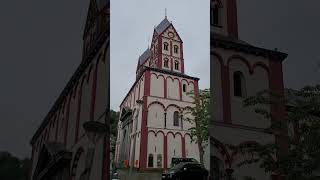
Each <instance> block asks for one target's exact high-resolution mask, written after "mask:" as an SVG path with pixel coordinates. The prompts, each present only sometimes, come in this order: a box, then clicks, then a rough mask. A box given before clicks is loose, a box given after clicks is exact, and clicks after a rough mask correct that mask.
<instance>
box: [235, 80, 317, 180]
mask: <svg viewBox="0 0 320 180" xmlns="http://www.w3.org/2000/svg"><path fill="white" fill-rule="evenodd" d="M286 95H287V96H286V98H284V99H283V98H280V97H279V96H278V95H277V94H275V93H273V92H270V91H262V92H259V93H258V94H257V95H256V96H252V97H249V98H247V99H245V101H244V106H246V107H254V111H255V112H256V113H258V114H261V115H263V116H264V117H265V118H264V119H266V120H272V121H271V126H270V127H268V128H267V129H266V131H271V132H272V133H275V132H278V130H281V129H282V130H287V128H286V127H288V129H289V131H288V142H287V143H288V149H287V150H286V153H285V154H282V155H281V158H275V156H274V155H275V154H277V153H278V152H279V149H280V147H279V144H276V143H270V144H264V145H261V144H251V145H250V146H232V145H229V147H231V148H232V149H233V150H235V151H238V152H239V153H240V154H241V155H250V156H246V157H247V158H246V159H245V160H244V161H242V162H240V163H239V164H238V165H239V166H243V165H248V164H252V163H258V164H259V165H260V167H261V168H264V169H265V171H266V172H277V173H279V174H281V175H283V177H284V179H288V180H298V179H299V180H313V179H319V174H318V175H317V174H316V173H319V170H320V141H319V139H320V86H319V85H317V86H307V87H304V88H302V89H300V90H288V91H287V94H286ZM282 100H284V101H283V102H284V103H286V107H287V108H286V114H287V116H286V118H285V119H282V120H275V121H274V120H273V119H274V117H272V114H271V113H270V112H268V111H267V110H266V109H264V108H261V107H262V106H263V105H270V104H273V103H277V102H279V101H280V102H281V101H282Z"/></svg>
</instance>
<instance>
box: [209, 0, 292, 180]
mask: <svg viewBox="0 0 320 180" xmlns="http://www.w3.org/2000/svg"><path fill="white" fill-rule="evenodd" d="M239 2H240V1H239ZM210 15H211V17H210V25H211V40H210V44H211V50H210V59H211V77H213V78H211V84H212V88H211V89H212V92H213V101H214V102H213V110H212V113H213V119H212V122H211V124H210V127H211V129H210V138H211V139H210V151H211V153H210V154H211V157H210V167H211V176H212V178H213V179H222V178H223V177H224V176H228V175H229V176H233V177H236V178H237V179H238V178H239V179H241V178H243V177H244V176H251V177H254V178H255V179H259V180H264V179H265V180H267V179H270V175H271V174H266V173H265V172H264V169H261V168H259V167H258V165H250V166H242V167H237V164H238V163H239V162H241V161H242V160H243V157H240V156H239V155H238V154H236V153H233V152H232V151H231V150H230V149H228V148H227V146H226V144H233V145H239V144H243V145H250V144H252V143H253V144H254V143H259V144H264V143H273V142H276V143H279V144H280V145H281V147H283V148H285V145H284V144H285V143H283V137H284V136H285V135H283V136H281V134H280V135H279V136H274V135H273V134H270V133H266V132H265V131H264V129H265V128H267V127H269V126H270V121H267V120H264V119H263V117H262V116H261V115H259V114H257V113H255V112H254V111H253V109H251V108H247V107H243V104H242V103H243V100H244V98H246V97H248V96H254V95H255V94H256V93H257V92H259V91H261V90H265V89H269V90H272V91H274V92H278V93H280V94H282V95H283V92H284V85H283V73H282V62H283V61H284V60H285V58H286V57H287V54H285V53H281V52H278V51H276V50H268V49H263V48H259V47H255V46H252V45H250V44H248V43H246V42H245V41H242V40H240V39H239V37H238V24H237V5H236V0H211V5H210ZM267 109H268V111H269V112H270V113H271V114H272V116H273V117H274V118H276V119H284V105H281V104H280V105H279V104H277V105H276V104H273V105H270V106H269V107H267ZM282 145H284V146H282Z"/></svg>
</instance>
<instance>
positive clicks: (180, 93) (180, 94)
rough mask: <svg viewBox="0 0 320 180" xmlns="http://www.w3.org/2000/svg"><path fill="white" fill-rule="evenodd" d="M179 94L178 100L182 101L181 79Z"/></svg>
mask: <svg viewBox="0 0 320 180" xmlns="http://www.w3.org/2000/svg"><path fill="white" fill-rule="evenodd" d="M179 96H180V101H182V85H181V81H179Z"/></svg>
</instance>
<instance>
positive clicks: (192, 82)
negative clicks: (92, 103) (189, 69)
mask: <svg viewBox="0 0 320 180" xmlns="http://www.w3.org/2000/svg"><path fill="white" fill-rule="evenodd" d="M149 47H150V48H148V49H146V50H145V51H144V52H143V53H142V54H141V56H140V57H139V59H138V62H137V69H136V81H135V82H134V84H133V85H132V87H131V89H130V91H129V92H128V93H127V95H126V96H125V98H124V100H123V101H122V103H121V105H120V118H119V123H118V136H117V142H116V151H115V162H116V163H117V164H120V165H121V164H126V165H127V166H130V167H133V168H139V169H140V170H146V169H155V168H158V169H163V168H164V169H166V168H170V167H171V166H172V158H184V157H186V158H194V159H196V160H198V161H199V150H198V146H197V144H196V143H194V142H191V136H190V133H189V128H191V127H192V124H191V123H189V122H187V121H185V120H184V118H187V117H189V118H192V115H191V114H190V113H187V112H188V111H190V108H191V107H194V98H193V97H192V96H190V94H189V93H188V92H192V93H193V95H194V96H198V95H199V87H198V81H199V78H196V77H191V76H188V75H187V74H186V73H185V59H184V54H183V41H182V39H181V37H180V35H179V33H178V32H177V31H176V29H175V27H174V26H173V24H172V23H171V22H170V21H169V20H168V19H167V17H165V18H164V19H163V20H162V21H161V22H160V24H159V25H158V26H156V27H155V29H154V31H153V37H152V41H151V45H150V46H149Z"/></svg>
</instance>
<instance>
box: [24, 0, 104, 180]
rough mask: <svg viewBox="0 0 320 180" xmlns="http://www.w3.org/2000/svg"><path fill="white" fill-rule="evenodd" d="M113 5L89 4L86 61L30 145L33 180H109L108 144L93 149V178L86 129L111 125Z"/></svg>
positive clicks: (100, 1) (101, 142)
mask: <svg viewBox="0 0 320 180" xmlns="http://www.w3.org/2000/svg"><path fill="white" fill-rule="evenodd" d="M109 7H110V2H109V0H91V1H90V6H89V8H88V9H89V10H88V15H87V20H86V25H85V29H84V34H83V54H82V57H83V58H82V60H81V63H80V65H79V66H78V68H77V69H76V71H75V72H74V74H73V75H72V77H71V79H70V80H69V82H68V83H67V85H66V86H65V88H64V89H63V91H62V93H61V94H60V95H59V97H58V99H57V100H56V101H55V103H54V105H53V106H52V108H51V109H50V111H49V113H48V114H47V115H46V117H45V118H44V120H43V121H42V123H41V125H40V126H39V127H38V129H37V130H36V132H35V134H34V135H33V137H32V139H31V142H30V144H31V146H32V169H31V179H35V180H42V179H61V180H62V179H63V180H65V179H70V180H78V179H82V178H83V177H85V176H90V179H92V180H101V179H103V180H106V179H109V177H108V173H109V169H108V168H109V161H110V160H109V139H108V137H104V138H101V139H100V140H99V141H98V142H97V144H96V147H95V152H94V156H93V161H92V162H93V163H92V167H89V168H90V169H91V170H90V171H91V173H90V175H88V172H89V171H88V167H86V158H87V157H88V155H87V154H88V147H89V144H90V143H89V140H88V138H87V136H86V135H85V131H84V128H83V123H84V122H87V121H99V122H101V123H104V124H107V125H108V122H107V121H106V116H107V111H106V110H107V109H109V108H108V106H109V99H108V98H109V87H108V86H109V73H108V68H109V54H110V52H109V50H110V48H109V34H110V33H109V32H110V30H109V29H110V28H109V21H110V20H109V16H110V15H109Z"/></svg>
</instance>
